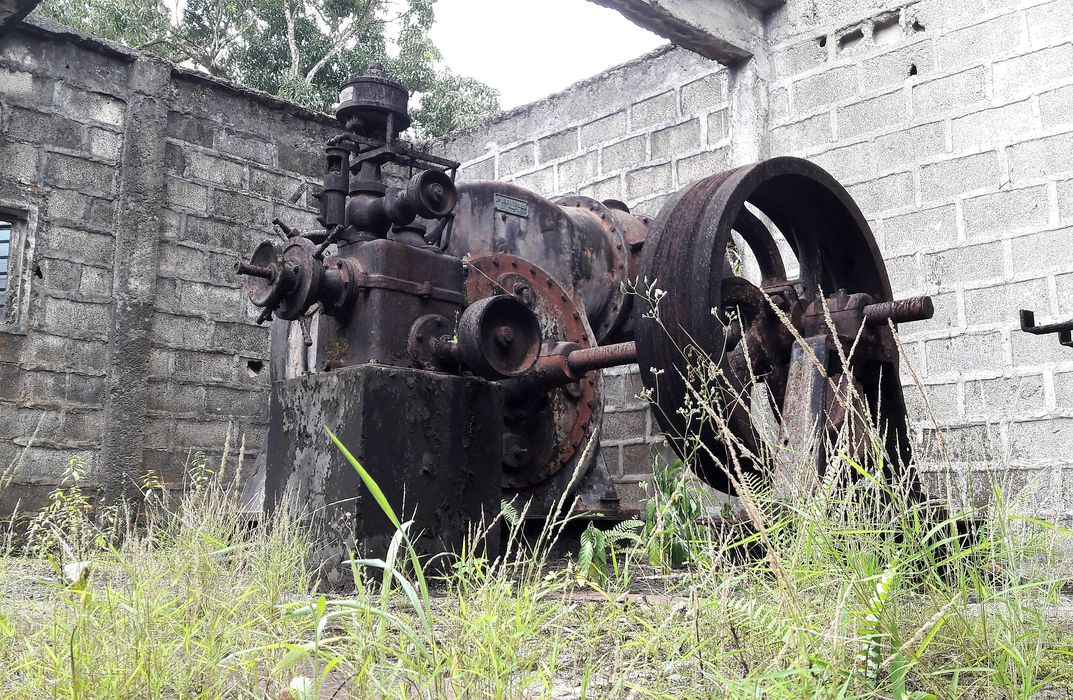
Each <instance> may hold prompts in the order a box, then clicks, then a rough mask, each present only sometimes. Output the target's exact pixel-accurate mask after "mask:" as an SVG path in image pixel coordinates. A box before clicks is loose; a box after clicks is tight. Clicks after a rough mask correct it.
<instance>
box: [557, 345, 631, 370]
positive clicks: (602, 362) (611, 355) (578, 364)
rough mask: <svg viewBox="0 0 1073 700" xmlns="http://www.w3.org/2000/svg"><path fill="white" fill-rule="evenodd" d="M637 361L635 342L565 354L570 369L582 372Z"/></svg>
mask: <svg viewBox="0 0 1073 700" xmlns="http://www.w3.org/2000/svg"><path fill="white" fill-rule="evenodd" d="M634 362H637V345H636V343H615V344H614V345H601V346H599V347H595V348H588V349H585V350H574V351H573V352H571V353H570V354H569V355H567V356H566V363H567V364H568V365H569V366H570V371H571V372H574V373H575V374H584V373H585V372H590V371H592V370H594V369H604V368H605V367H617V366H619V365H629V364H633V363H634Z"/></svg>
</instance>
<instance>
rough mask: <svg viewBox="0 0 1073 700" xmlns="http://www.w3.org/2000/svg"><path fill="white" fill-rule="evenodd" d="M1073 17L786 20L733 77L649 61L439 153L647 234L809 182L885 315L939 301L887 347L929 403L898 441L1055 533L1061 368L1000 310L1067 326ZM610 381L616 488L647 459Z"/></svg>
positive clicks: (875, 10) (1070, 307)
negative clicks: (845, 237) (714, 200)
mask: <svg viewBox="0 0 1073 700" xmlns="http://www.w3.org/2000/svg"><path fill="white" fill-rule="evenodd" d="M1071 12H1073V5H1071V4H1070V3H1069V2H1068V0H1058V1H1053V2H1039V1H1029V2H1026V1H1023V0H966V1H964V2H960V1H959V2H949V1H947V0H923V1H921V2H918V3H908V4H907V3H904V2H901V3H899V2H888V1H885V0H850V1H843V0H839V1H838V2H835V1H834V0H826V1H820V2H817V1H816V0H790V1H789V2H788V3H787V4H786V5H784V6H783V7H781V8H778V9H776V10H775V11H774V12H773V13H771V14H770V15H769V16H768V18H767V21H766V31H767V40H768V43H769V45H768V47H767V51H766V52H764V53H765V55H763V56H758V58H757V59H754V60H753V61H750V63H749V64H748V65H745V66H742V67H735V68H734V69H733V70H727V69H724V68H723V67H721V66H719V65H718V64H716V63H713V62H709V61H706V60H704V59H702V58H700V57H698V56H696V55H695V54H691V53H689V52H687V51H685V50H683V49H668V50H662V51H657V52H655V53H654V54H652V55H650V56H648V57H647V58H644V59H642V60H640V61H638V62H635V63H633V64H627V65H625V66H623V67H620V68H618V69H615V70H613V71H611V72H610V73H608V74H607V75H604V76H599V77H598V78H597V79H595V80H592V81H587V82H585V83H582V84H580V85H578V86H575V87H573V88H571V89H569V90H567V91H566V92H564V93H561V94H559V95H555V96H552V97H550V98H548V99H547V100H544V101H542V102H540V103H537V104H535V105H530V106H528V107H525V108H521V109H519V110H515V111H513V112H511V113H508V114H506V115H503V116H502V117H501V118H500V119H497V120H495V121H493V122H492V123H490V124H487V125H484V126H482V127H478V128H476V129H473V130H470V131H468V132H464V133H461V134H457V135H455V136H454V137H453V138H451V139H449V140H447V141H446V142H445V143H444V144H443V146H444V151H445V152H446V153H448V154H451V155H453V156H456V157H458V158H460V159H462V160H463V161H465V163H466V165H465V168H464V169H463V175H464V176H465V177H469V178H492V177H495V178H503V179H508V180H515V181H517V182H519V183H520V184H523V185H525V186H529V187H532V188H534V189H536V190H538V191H541V192H543V193H545V194H547V195H559V194H567V193H573V192H580V193H581V194H586V195H590V196H594V197H597V198H600V199H603V198H607V197H614V198H621V199H623V200H625V201H626V202H627V203H628V204H630V205H631V206H632V207H635V208H636V209H639V210H641V211H644V212H647V213H655V212H656V211H657V210H658V207H659V205H660V203H661V202H662V201H663V199H664V198H665V196H666V195H667V194H668V193H670V192H672V191H674V190H676V189H677V188H678V187H679V186H681V185H684V184H686V183H688V182H689V181H691V180H693V179H695V178H699V177H702V176H704V175H706V174H710V173H713V172H717V171H719V170H720V169H723V168H725V167H727V166H731V165H738V164H742V163H745V162H749V161H751V160H752V159H753V158H755V157H756V156H761V157H764V156H774V155H781V154H792V155H799V156H804V157H807V158H811V159H813V160H816V161H817V162H819V163H821V164H822V165H823V166H824V167H826V168H828V169H829V170H831V171H832V172H833V173H834V175H835V176H836V177H838V178H839V179H840V180H841V181H842V182H843V183H844V184H846V185H847V186H848V189H849V190H850V192H851V194H852V195H853V196H854V197H855V198H856V199H857V201H858V203H859V204H860V205H861V207H862V209H863V210H864V212H865V213H866V215H867V216H868V217H869V219H870V220H871V222H872V224H873V226H874V229H875V231H876V234H877V238H878V239H879V241H880V244H881V246H882V250H883V251H884V254H885V256H886V258H887V262H888V266H889V270H890V274H891V278H892V282H893V284H894V286H895V291H896V294H898V295H909V294H931V295H933V296H934V298H935V302H936V309H937V312H936V317H935V318H934V319H933V320H932V321H929V322H926V323H923V324H914V325H912V326H907V327H906V329H905V335H904V340H905V342H906V344H907V349H908V358H909V360H910V362H911V363H912V365H913V367H914V368H915V369H916V371H917V372H918V373H919V375H920V376H921V378H922V380H923V381H924V382H925V383H926V385H927V387H928V394H929V396H930V402H931V411H930V412H929V411H927V410H926V409H925V408H924V406H923V402H922V400H921V399H920V398H919V396H920V395H919V393H918V392H916V391H912V390H911V391H910V392H909V394H910V401H911V403H912V404H913V407H912V408H913V414H914V417H915V420H914V425H915V427H916V431H915V433H916V437H917V439H918V440H919V441H921V443H922V444H924V443H927V444H932V445H936V444H938V441H937V440H931V439H928V438H930V437H932V435H933V434H934V432H935V428H937V427H941V428H943V432H944V438H943V443H944V445H945V454H946V455H949V460H947V459H946V458H942V459H940V456H941V454H944V452H943V450H937V449H933V450H931V451H928V452H924V457H925V459H924V461H925V463H926V465H932V466H934V465H937V464H939V463H941V462H943V463H952V464H953V465H954V466H960V465H968V466H971V467H972V468H973V469H972V470H962V471H961V474H963V475H967V474H970V473H971V474H972V478H971V479H969V478H968V477H967V476H965V477H959V478H960V479H961V483H960V484H955V486H958V487H960V488H962V489H966V490H968V489H971V490H973V491H975V492H976V493H977V494H982V493H984V492H986V491H987V489H988V482H989V481H990V478H989V477H991V476H994V475H996V474H998V473H1001V474H1002V477H1003V479H1004V482H1005V483H1006V484H1008V485H1012V486H1014V487H1016V486H1019V485H1024V484H1027V483H1029V482H1035V483H1037V484H1040V485H1042V486H1043V487H1042V488H1040V489H1034V492H1035V493H1036V494H1037V496H1036V500H1035V501H1032V502H1030V503H1028V504H1026V505H1027V507H1030V508H1032V509H1034V510H1035V511H1037V512H1040V513H1047V514H1052V513H1056V512H1059V511H1060V512H1063V513H1066V514H1068V513H1070V512H1073V486H1069V487H1067V490H1066V493H1064V494H1063V492H1062V487H1063V484H1065V483H1066V482H1067V481H1069V477H1073V470H1071V468H1073V456H1071V449H1070V448H1071V447H1073V351H1070V350H1068V349H1065V348H1061V347H1060V346H1059V345H1058V343H1057V342H1056V339H1055V337H1054V336H1049V337H1033V336H1029V335H1026V334H1023V333H1021V332H1019V331H1018V330H1017V310H1018V309H1019V308H1022V307H1024V308H1033V309H1036V310H1037V312H1038V314H1039V315H1040V316H1041V317H1044V316H1045V317H1054V316H1067V317H1068V316H1070V315H1073V254H1071V253H1070V250H1071V248H1070V246H1071V244H1073V43H1071V42H1073V22H1070V21H1069V17H1070V13H1071ZM610 378H611V380H612V386H613V387H615V388H614V389H613V391H612V392H611V396H610V397H609V399H608V402H609V405H608V414H607V419H606V423H605V435H604V445H605V448H607V449H608V450H610V451H611V452H612V454H614V453H617V457H616V459H617V460H619V461H618V464H619V465H620V469H621V471H620V474H621V475H622V476H620V479H621V481H622V482H623V483H624V484H628V483H631V482H635V481H636V480H637V479H639V478H641V476H642V474H643V472H644V471H645V469H646V465H647V463H648V460H649V456H648V454H647V452H648V449H647V448H648V446H649V445H652V444H654V443H656V442H657V441H658V438H657V437H654V436H653V434H652V424H651V419H650V417H648V416H647V415H646V414H647V412H646V411H645V410H644V408H643V407H642V406H641V405H640V404H639V403H638V402H637V401H636V399H635V398H634V397H635V394H636V392H637V390H638V384H639V383H638V381H637V377H636V375H635V374H633V373H626V374H624V375H621V374H613V375H612V376H611V377H610ZM906 381H907V383H908V382H909V381H910V378H909V376H908V375H907V376H906ZM932 413H933V414H934V415H933V416H932V415H931V414H932ZM969 481H971V482H972V483H971V484H970V483H969ZM1070 483H1071V484H1073V481H1070Z"/></svg>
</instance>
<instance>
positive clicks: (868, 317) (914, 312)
mask: <svg viewBox="0 0 1073 700" xmlns="http://www.w3.org/2000/svg"><path fill="white" fill-rule="evenodd" d="M934 315H935V305H934V304H932V301H931V297H910V298H908V299H899V300H898V301H881V302H879V303H878V304H869V305H868V306H866V307H864V320H865V323H867V324H868V325H869V326H879V325H883V324H885V323H886V322H887V321H894V322H895V323H908V322H910V321H923V320H925V319H929V318H931V317H932V316H934Z"/></svg>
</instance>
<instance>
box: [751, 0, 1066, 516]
mask: <svg viewBox="0 0 1073 700" xmlns="http://www.w3.org/2000/svg"><path fill="white" fill-rule="evenodd" d="M814 4H815V3H809V2H801V1H798V0H791V1H790V2H788V3H787V4H786V5H785V6H783V7H782V8H781V9H779V10H778V11H776V13H775V15H774V16H773V17H772V18H771V20H770V29H769V31H770V39H771V40H772V46H771V67H772V76H771V83H770V94H771V114H770V120H771V123H770V126H771V129H770V134H771V141H772V142H771V152H772V153H773V154H778V153H787V154H793V155H800V156H803V157H806V158H810V159H812V160H815V161H817V162H818V163H820V164H822V165H823V166H824V167H825V168H827V169H828V170H830V171H831V172H832V173H833V174H834V175H835V176H836V177H837V178H839V180H840V181H841V182H842V183H843V184H845V185H846V186H847V189H848V190H849V192H850V193H851V194H852V195H853V197H854V198H855V199H856V200H857V202H858V203H859V204H860V205H861V207H862V209H863V210H864V211H865V213H866V215H867V216H868V218H869V220H870V221H871V223H872V226H873V230H874V231H875V233H876V237H877V239H878V240H879V243H880V246H881V249H882V251H883V254H884V256H885V258H886V259H887V265H888V270H889V272H890V276H891V282H892V284H893V286H894V289H895V293H896V294H897V295H911V294H930V295H932V296H933V298H934V300H935V306H936V314H935V318H934V319H932V320H931V321H928V322H925V323H920V324H913V325H910V326H907V327H906V328H905V330H904V333H903V341H904V342H905V344H906V347H907V354H908V358H909V360H910V362H911V363H912V365H913V366H914V368H915V370H916V372H917V373H918V374H919V376H920V378H921V379H922V381H923V382H924V384H925V385H926V388H927V395H928V398H929V402H930V408H929V407H928V406H925V405H924V401H923V400H922V397H921V394H920V392H919V391H917V390H916V389H915V388H912V387H911V388H909V389H908V390H907V394H908V397H909V400H910V403H911V409H912V412H913V416H914V423H915V426H916V428H917V430H916V434H917V439H918V440H919V441H921V442H922V443H933V444H927V445H925V446H924V450H923V451H922V454H923V455H924V458H923V460H922V463H923V464H924V466H925V467H934V466H939V465H945V464H953V465H955V466H964V467H967V468H966V469H963V470H961V472H960V474H961V480H962V481H961V483H960V484H956V485H955V488H957V489H958V490H960V491H962V492H964V493H965V494H966V495H968V496H969V497H971V498H972V500H975V501H979V500H981V499H982V498H983V497H985V496H986V495H987V492H988V491H989V489H990V484H991V483H992V482H993V481H995V480H996V479H997V480H999V481H1000V482H1002V483H1004V484H1006V485H1007V487H1010V488H1011V490H1012V489H1017V488H1019V487H1021V486H1031V487H1032V488H1029V489H1027V490H1026V492H1025V494H1026V495H1025V498H1026V499H1027V501H1026V502H1025V503H1024V504H1023V505H1024V506H1025V507H1027V508H1029V509H1031V510H1033V511H1034V512H1039V513H1043V514H1046V515H1065V516H1068V515H1070V514H1071V513H1073V480H1071V479H1070V478H1071V477H1073V454H1071V448H1073V391H1071V390H1073V351H1071V350H1070V349H1068V348H1063V347H1061V346H1059V345H1058V343H1057V340H1056V337H1055V336H1053V335H1052V336H1047V337H1038V336H1031V335H1028V334H1025V333H1022V332H1020V331H1019V326H1018V310H1019V309H1021V308H1028V309H1034V310H1035V311H1036V314H1037V317H1038V318H1039V319H1057V318H1058V317H1064V318H1068V317H1070V316H1073V23H1071V22H1070V21H1069V16H1070V11H1071V10H1073V5H1071V4H1070V3H1069V2H1066V1H1064V0H1059V1H1051V2H1022V1H1019V0H966V1H965V2H957V3H951V2H942V1H936V0H922V1H921V2H917V3H908V4H906V3H900V4H899V3H879V2H846V3H841V2H840V3H826V4H822V5H823V6H824V7H827V8H828V10H827V12H826V13H822V12H821V13H819V14H817V13H813V12H811V11H810V10H809V7H811V6H812V5H814ZM905 379H906V382H907V384H908V383H911V382H910V379H909V377H906V378H905ZM1067 484H1068V486H1067ZM1063 488H1065V489H1066V491H1065V492H1064V493H1063Z"/></svg>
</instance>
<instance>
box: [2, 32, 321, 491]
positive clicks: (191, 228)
mask: <svg viewBox="0 0 1073 700" xmlns="http://www.w3.org/2000/svg"><path fill="white" fill-rule="evenodd" d="M333 133H335V128H334V126H333V123H332V121H331V120H329V119H328V118H327V117H324V116H320V115H314V114H311V113H308V112H304V111H302V110H299V109H297V108H295V107H294V106H292V105H289V104H287V103H284V102H281V101H278V100H275V99H272V98H269V97H267V96H263V95H257V94H253V93H248V92H242V91H239V90H236V89H235V88H234V87H231V86H228V85H225V84H222V83H217V82H214V81H211V80H208V79H206V78H204V77H203V76H200V75H194V74H191V73H187V72H185V71H183V70H180V69H176V68H174V67H172V66H170V65H167V64H163V63H160V62H157V61H154V60H152V59H148V58H146V57H144V56H137V55H135V54H133V53H132V52H129V51H127V50H124V49H121V48H120V47H115V46H110V45H105V44H102V43H99V42H95V41H90V40H88V39H85V38H83V37H79V36H76V35H73V34H70V33H69V32H66V30H63V29H62V28H59V27H58V26H56V25H49V28H48V29H43V28H41V27H38V26H33V25H26V24H24V25H22V26H21V27H20V28H18V29H16V30H14V31H12V32H10V33H8V34H7V35H6V36H4V37H3V38H0V206H2V207H4V209H6V210H7V211H14V212H26V213H29V214H31V215H32V217H31V218H32V220H33V221H34V223H35V225H36V231H33V232H32V233H33V234H34V235H33V239H34V248H33V251H32V260H29V261H28V262H29V264H30V265H32V268H33V270H34V274H33V276H32V291H31V294H30V304H29V308H28V311H27V313H26V314H25V317H24V318H21V319H19V322H18V323H17V324H14V325H11V326H5V327H0V465H3V467H4V468H6V467H7V466H8V465H10V464H12V463H13V460H14V459H15V456H16V455H17V454H21V453H22V451H23V448H26V447H28V446H29V448H30V449H29V450H27V451H26V452H25V455H24V456H23V457H22V459H21V461H20V462H19V463H18V466H17V468H16V470H15V472H14V474H13V483H12V486H11V488H9V489H8V490H7V491H6V495H5V496H4V504H3V505H5V506H7V505H10V503H9V502H10V501H12V500H13V499H14V498H16V497H19V496H30V497H39V496H40V495H42V494H44V493H45V492H46V491H47V489H46V488H41V485H42V484H46V485H47V484H52V483H55V482H56V480H57V478H58V477H59V476H60V475H61V474H62V471H63V468H64V467H65V465H66V463H67V461H68V459H69V458H71V457H72V456H73V455H81V456H82V457H84V458H85V459H86V460H87V461H88V463H89V465H90V468H91V473H92V474H93V475H94V477H95V478H96V479H98V480H99V481H101V482H102V483H107V482H111V483H112V485H114V486H119V487H124V488H125V487H130V486H132V485H133V484H131V483H130V482H131V479H130V477H129V476H127V475H129V474H132V473H138V472H139V471H140V470H142V469H154V470H156V471H157V472H159V473H160V474H161V475H162V476H163V477H164V479H165V480H167V481H170V482H173V483H174V482H176V481H178V480H179V479H181V477H182V474H183V467H184V465H185V463H186V462H187V459H188V457H189V456H190V455H191V454H192V453H194V452H197V451H202V452H204V453H206V454H207V455H209V457H210V459H212V460H214V461H216V462H218V461H219V458H220V456H221V454H222V451H223V449H224V446H225V442H228V439H227V434H228V432H229V428H228V426H229V425H230V426H231V428H230V432H231V438H230V441H229V446H230V451H231V463H232V468H233V465H234V461H235V456H236V455H237V452H238V450H239V446H240V445H241V443H242V440H243V438H245V441H246V447H247V458H248V460H249V461H250V462H252V455H251V454H250V452H251V451H252V450H254V449H255V448H256V446H258V445H259V444H260V442H261V439H262V437H263V432H264V426H265V424H266V420H267V415H266V412H267V395H266V394H267V392H265V391H264V389H265V387H266V386H267V382H268V340H267V330H266V329H264V328H259V327H257V326H256V325H254V324H253V319H254V318H255V314H253V311H252V307H250V306H249V305H248V304H247V303H246V302H245V295H244V293H243V292H242V290H241V288H240V282H239V280H237V279H236V278H235V276H234V275H233V273H232V272H231V264H232V263H233V261H234V259H235V258H236V256H239V255H241V256H246V255H248V254H249V252H250V251H251V250H252V248H253V246H254V245H256V243H257V242H259V241H260V240H263V239H264V238H265V237H266V236H267V235H268V234H269V231H270V229H271V223H270V222H271V220H272V218H273V217H275V216H279V217H281V218H282V219H284V220H286V221H289V222H290V223H291V224H292V225H303V226H308V225H309V224H310V221H311V218H312V213H311V210H310V205H312V204H313V202H312V200H311V198H310V197H309V195H310V193H311V191H312V190H311V187H312V186H313V185H314V184H315V182H316V181H317V180H319V177H320V176H319V171H320V169H321V166H320V163H319V156H318V154H319V153H320V150H321V148H322V144H323V142H324V140H325V139H327V138H328V137H329V136H330V135H332V134H333ZM31 500H34V499H31ZM5 512H6V511H5Z"/></svg>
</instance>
